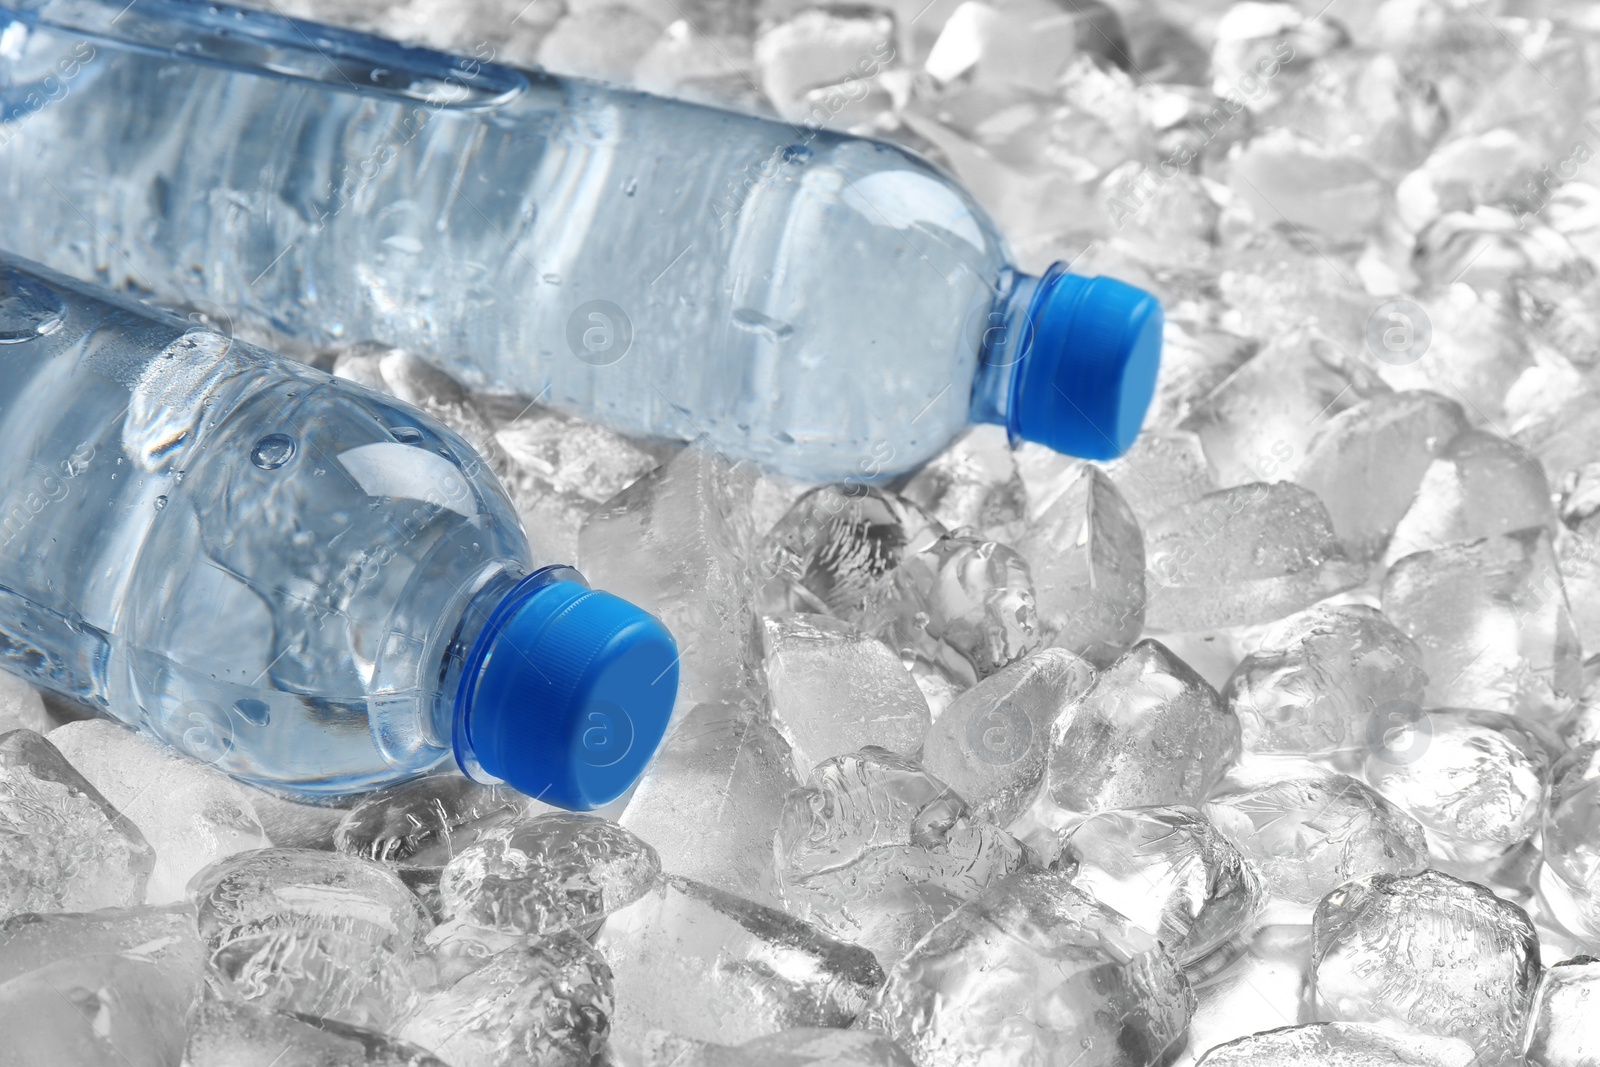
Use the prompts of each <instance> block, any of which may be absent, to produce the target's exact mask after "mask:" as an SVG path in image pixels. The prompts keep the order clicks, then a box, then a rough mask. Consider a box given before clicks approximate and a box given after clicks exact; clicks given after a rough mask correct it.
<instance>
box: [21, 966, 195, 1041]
mask: <svg viewBox="0 0 1600 1067" xmlns="http://www.w3.org/2000/svg"><path fill="white" fill-rule="evenodd" d="M196 992H197V986H196V984H195V983H194V981H193V980H192V976H191V975H187V974H174V973H173V972H171V971H170V970H168V969H166V968H164V967H163V966H162V965H161V964H159V963H155V962H153V961H151V960H149V959H145V958H141V957H139V956H135V955H119V954H110V955H93V956H69V957H67V958H65V959H61V960H57V961H55V962H53V963H49V964H46V965H45V966H43V967H40V968H38V969H36V970H32V971H29V972H27V973H26V974H23V975H20V976H18V977H16V978H13V979H11V980H10V981H8V982H5V983H3V984H0V1032H3V1033H4V1034H5V1051H4V1053H0V1055H4V1057H5V1061H4V1062H6V1063H7V1064H8V1065H9V1064H12V1063H15V1064H18V1065H19V1067H31V1065H33V1064H40V1065H44V1064H51V1065H55V1064H62V1065H65V1064H72V1065H74V1067H161V1065H164V1064H173V1063H177V1062H178V1059H179V1057H180V1056H181V1055H182V1054H183V1038H184V1035H183V1026H182V1025H181V1020H182V1019H183V1017H184V1015H185V1014H186V1013H187V1012H188V1010H189V1007H190V1005H191V1004H192V1002H193V1000H194V997H195V993H196Z"/></svg>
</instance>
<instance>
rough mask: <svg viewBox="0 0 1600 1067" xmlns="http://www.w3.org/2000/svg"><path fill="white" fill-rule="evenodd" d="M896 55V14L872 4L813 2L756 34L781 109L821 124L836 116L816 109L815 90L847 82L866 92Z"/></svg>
mask: <svg viewBox="0 0 1600 1067" xmlns="http://www.w3.org/2000/svg"><path fill="white" fill-rule="evenodd" d="M894 55H895V51H894V18H893V17H892V16H891V15H889V13H888V12H885V11H883V10H881V9H876V8H870V7H862V8H856V9H849V10H840V9H829V8H824V7H812V8H807V9H805V10H803V11H800V12H798V13H797V14H795V15H794V17H792V18H789V19H786V20H784V21H782V22H777V23H774V24H772V25H769V26H767V27H766V28H765V29H763V30H762V32H761V33H760V35H759V36H757V37H756V40H755V60H756V64H757V65H758V66H759V68H760V81H761V87H762V88H763V89H764V90H765V91H766V94H767V98H768V99H769V100H771V101H772V103H773V106H774V107H775V108H776V109H777V111H778V114H779V115H780V116H782V117H783V118H785V119H787V120H789V121H790V122H807V123H808V124H810V125H816V126H822V125H828V120H829V119H832V118H835V117H836V116H835V115H833V114H831V113H829V112H828V111H826V110H824V111H823V112H821V114H818V113H817V112H816V108H815V105H814V103H813V101H812V100H811V99H809V97H810V94H811V92H812V91H813V90H817V89H825V88H827V87H830V86H843V87H848V88H849V89H850V90H852V91H853V92H852V95H864V94H865V93H867V92H868V91H869V89H868V84H869V83H871V82H872V80H873V78H874V77H876V76H877V75H878V74H880V73H881V72H882V71H883V70H884V69H885V68H886V67H887V66H888V65H889V64H890V63H892V62H893V59H894ZM819 119H820V120H821V121H818V120H819Z"/></svg>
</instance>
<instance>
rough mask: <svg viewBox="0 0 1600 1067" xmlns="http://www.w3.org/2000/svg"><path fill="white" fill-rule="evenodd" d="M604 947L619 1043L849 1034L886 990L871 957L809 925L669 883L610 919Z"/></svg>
mask: <svg viewBox="0 0 1600 1067" xmlns="http://www.w3.org/2000/svg"><path fill="white" fill-rule="evenodd" d="M595 948H596V949H598V950H599V951H600V954H601V955H602V956H603V957H605V960H606V962H607V963H609V964H610V965H611V973H612V976H613V981H614V984H615V989H616V1010H615V1012H614V1013H613V1014H612V1017H611V1024H612V1043H613V1045H614V1046H616V1047H618V1048H620V1049H622V1050H625V1051H632V1052H635V1053H637V1052H638V1051H639V1050H641V1049H642V1048H644V1046H645V1043H646V1039H647V1036H648V1034H649V1032H650V1031H651V1030H670V1031H672V1032H674V1033H678V1034H683V1035H684V1036H686V1037H691V1038H697V1039H699V1040H702V1041H713V1042H719V1043H722V1044H738V1043H740V1042H743V1041H748V1040H750V1039H751V1038H755V1037H761V1036H764V1035H766V1034H771V1033H775V1032H777V1031H779V1030H785V1029H790V1028H793V1027H799V1026H828V1027H841V1028H842V1027H847V1026H849V1025H850V1023H851V1021H852V1020H854V1019H855V1017H856V1016H857V1015H858V1014H860V1012H861V1011H862V1009H863V1008H864V1007H865V1006H866V1003H867V998H868V997H870V996H871V995H872V993H873V991H874V990H876V989H877V988H878V986H879V985H881V984H882V983H883V971H882V970H881V969H880V968H879V966H878V963H877V961H876V960H874V959H873V958H872V953H871V952H868V951H867V950H866V949H864V948H860V947H857V946H855V945H847V944H845V943H844V942H842V941H837V940H835V939H833V938H831V937H829V936H827V935H826V934H824V933H823V932H822V931H821V930H819V929H817V928H816V927H815V926H812V925H811V924H810V923H808V922H804V921H803V920H800V919H796V918H794V917H793V916H791V915H786V914H784V913H783V912H781V911H778V910H777V909H775V908H769V907H766V906H764V905H761V904H756V903H753V902H751V901H748V900H743V899H741V898H739V897H736V896H733V895H732V894H729V893H724V892H721V891H720V890H716V889H712V888H710V887H709V886H704V885H701V884H699V883H697V882H691V881H689V880H688V879H684V878H677V877H670V876H669V877H668V878H666V879H665V880H664V881H662V882H661V883H660V884H658V885H657V887H656V888H655V889H653V890H651V891H650V892H649V893H646V894H645V895H644V897H642V898H641V899H640V900H638V901H637V902H635V903H634V904H631V905H629V906H628V907H626V908H624V909H623V910H621V911H619V912H617V913H616V914H615V915H612V916H611V917H610V918H608V919H607V920H606V923H605V926H603V927H602V928H601V930H600V935H599V937H598V938H596V940H595Z"/></svg>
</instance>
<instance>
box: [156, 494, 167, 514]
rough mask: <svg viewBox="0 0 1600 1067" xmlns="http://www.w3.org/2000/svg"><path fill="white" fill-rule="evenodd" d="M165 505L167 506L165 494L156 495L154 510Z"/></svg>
mask: <svg viewBox="0 0 1600 1067" xmlns="http://www.w3.org/2000/svg"><path fill="white" fill-rule="evenodd" d="M166 506H167V494H165V493H162V494H161V495H160V496H158V497H156V510H157V511H160V510H161V509H162V508H164V507H166Z"/></svg>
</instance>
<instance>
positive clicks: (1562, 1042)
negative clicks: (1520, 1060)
mask: <svg viewBox="0 0 1600 1067" xmlns="http://www.w3.org/2000/svg"><path fill="white" fill-rule="evenodd" d="M1597 1005H1600V960H1597V959H1595V958H1594V957H1592V956H1578V957H1576V958H1574V959H1570V960H1563V961H1562V962H1560V963H1558V964H1556V965H1555V966H1553V967H1550V968H1548V969H1546V971H1545V972H1544V977H1543V978H1541V979H1540V980H1539V990H1538V992H1537V993H1536V994H1535V995H1534V998H1533V1007H1532V1008H1531V1009H1529V1011H1528V1024H1527V1029H1526V1031H1525V1051H1524V1055H1525V1056H1526V1057H1527V1061H1526V1062H1527V1065H1528V1067H1586V1065H1588V1064H1593V1063H1600V1030H1596V1029H1595V1025H1594V1020H1595V1014H1594V1013H1595V1007H1596V1006H1597Z"/></svg>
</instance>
